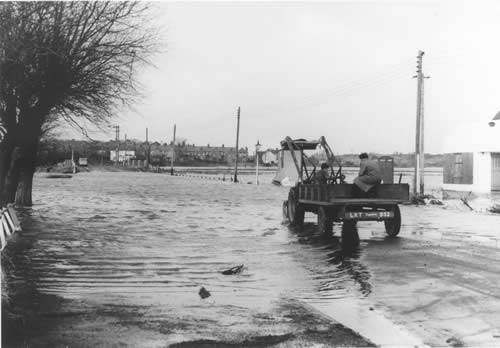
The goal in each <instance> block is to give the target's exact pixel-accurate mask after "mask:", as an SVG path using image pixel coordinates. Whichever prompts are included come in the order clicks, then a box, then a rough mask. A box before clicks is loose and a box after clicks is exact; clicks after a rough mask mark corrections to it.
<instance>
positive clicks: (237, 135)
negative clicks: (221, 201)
mask: <svg viewBox="0 0 500 348" xmlns="http://www.w3.org/2000/svg"><path fill="white" fill-rule="evenodd" d="M237 120H238V121H237V125H236V166H235V168H234V182H235V183H236V182H238V157H239V151H238V149H239V141H240V107H239V106H238V116H237Z"/></svg>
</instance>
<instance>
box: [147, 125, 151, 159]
mask: <svg viewBox="0 0 500 348" xmlns="http://www.w3.org/2000/svg"><path fill="white" fill-rule="evenodd" d="M146 146H147V149H146V161H147V165H146V167H147V168H149V163H150V161H151V145H149V138H148V128H147V127H146Z"/></svg>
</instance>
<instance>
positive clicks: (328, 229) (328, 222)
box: [318, 207, 333, 235]
mask: <svg viewBox="0 0 500 348" xmlns="http://www.w3.org/2000/svg"><path fill="white" fill-rule="evenodd" d="M318 231H319V233H321V234H325V235H331V234H332V232H333V220H332V218H331V217H330V215H329V211H328V209H327V208H325V207H319V209H318Z"/></svg>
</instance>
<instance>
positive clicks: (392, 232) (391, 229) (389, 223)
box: [384, 205, 401, 237]
mask: <svg viewBox="0 0 500 348" xmlns="http://www.w3.org/2000/svg"><path fill="white" fill-rule="evenodd" d="M384 224H385V232H386V233H387V235H388V236H389V237H396V236H397V235H398V233H399V231H400V230H401V211H400V210H399V206H397V205H395V206H394V218H393V219H391V220H384Z"/></svg>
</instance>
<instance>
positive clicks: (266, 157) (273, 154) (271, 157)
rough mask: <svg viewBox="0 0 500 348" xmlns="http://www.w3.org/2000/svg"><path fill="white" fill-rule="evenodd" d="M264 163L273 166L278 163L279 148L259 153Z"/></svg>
mask: <svg viewBox="0 0 500 348" xmlns="http://www.w3.org/2000/svg"><path fill="white" fill-rule="evenodd" d="M259 156H260V159H261V160H262V163H264V165H267V166H273V165H276V164H278V156H279V150H272V149H267V150H266V151H264V152H261V153H259Z"/></svg>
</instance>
